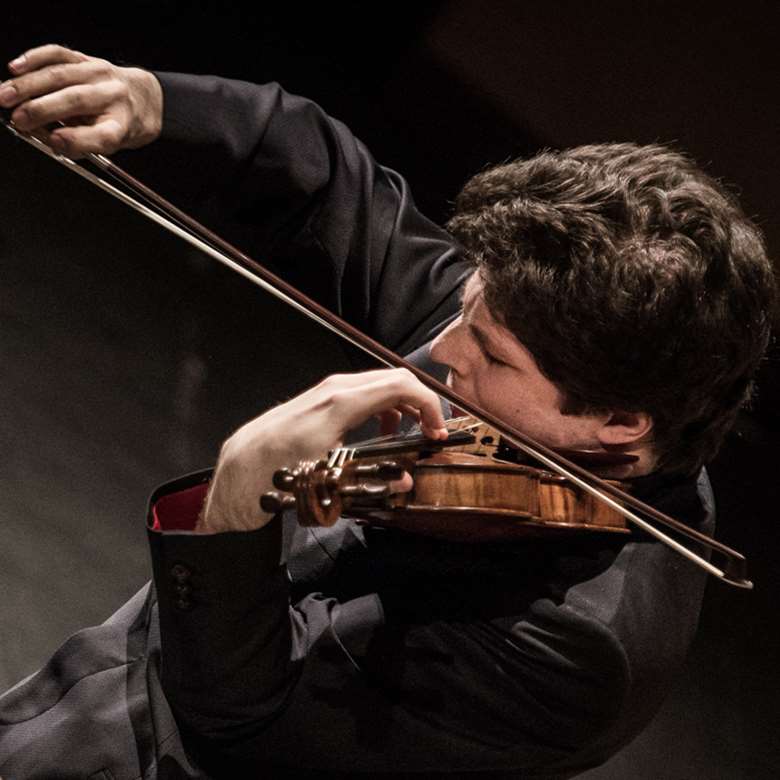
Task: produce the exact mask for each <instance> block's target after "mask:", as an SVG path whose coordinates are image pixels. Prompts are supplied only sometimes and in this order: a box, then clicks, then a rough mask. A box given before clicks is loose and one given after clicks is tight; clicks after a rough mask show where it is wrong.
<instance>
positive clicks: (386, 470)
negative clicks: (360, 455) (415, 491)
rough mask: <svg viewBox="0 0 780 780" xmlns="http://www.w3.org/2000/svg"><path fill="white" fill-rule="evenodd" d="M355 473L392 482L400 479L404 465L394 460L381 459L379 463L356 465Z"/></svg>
mask: <svg viewBox="0 0 780 780" xmlns="http://www.w3.org/2000/svg"><path fill="white" fill-rule="evenodd" d="M355 473H356V474H359V475H360V476H362V477H376V478H377V479H383V480H385V481H386V482H392V481H393V480H395V479H401V477H402V476H403V474H404V467H403V466H402V465H401V464H400V463H396V462H395V461H394V460H383V461H381V462H380V463H372V464H370V465H365V466H358V467H357V468H356V469H355Z"/></svg>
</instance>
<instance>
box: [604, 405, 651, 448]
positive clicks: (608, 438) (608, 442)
mask: <svg viewBox="0 0 780 780" xmlns="http://www.w3.org/2000/svg"><path fill="white" fill-rule="evenodd" d="M652 429H653V418H652V417H650V415H649V414H645V412H612V413H611V414H610V415H609V417H608V418H607V419H606V420H605V422H604V424H603V425H602V426H601V428H600V429H599V430H598V433H597V436H598V439H599V442H600V443H601V445H602V446H603V447H604V448H605V449H607V448H609V447H620V446H623V445H627V444H634V443H635V442H638V441H639V440H640V439H643V438H644V437H645V436H646V435H647V434H648V433H650V431H651V430H652Z"/></svg>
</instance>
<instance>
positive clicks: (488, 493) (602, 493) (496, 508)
mask: <svg viewBox="0 0 780 780" xmlns="http://www.w3.org/2000/svg"><path fill="white" fill-rule="evenodd" d="M0 123H2V124H3V125H5V127H6V128H7V129H8V130H9V131H10V132H11V133H12V134H13V135H15V136H16V137H17V138H19V139H20V140H22V141H24V142H26V143H28V144H30V145H32V146H34V147H35V148H36V149H38V151H40V152H43V153H44V154H46V155H47V156H49V157H50V158H52V159H54V160H56V161H57V162H58V163H60V164H61V165H64V166H65V167H67V168H68V169H69V170H71V171H72V172H73V173H76V174H77V175H79V176H81V177H82V178H84V179H87V180H88V181H89V182H91V183H92V184H93V185H94V186H96V187H98V188H99V189H101V190H103V191H104V192H106V193H108V194H109V195H111V196H112V197H114V198H117V199H118V200H120V201H122V202H123V203H124V204H125V205H127V206H129V207H130V208H132V209H134V210H135V211H137V212H139V213H141V214H143V215H144V216H145V217H147V218H148V219H150V220H152V221H153V222H155V223H157V224H158V225H160V226H161V227H163V228H165V229H166V230H168V231H169V232H171V233H173V234H174V235H177V236H179V237H180V238H181V239H183V240H185V241H186V242H187V243H189V244H190V245H191V246H194V247H195V248H197V249H198V250H200V251H201V252H202V253H204V254H206V255H208V256H209V257H211V258H212V259H214V260H216V261H218V262H220V263H222V264H223V265H226V266H228V267H229V268H231V269H232V270H233V271H235V272H237V273H239V274H241V275H242V276H244V277H245V278H246V279H248V280H249V281H251V282H252V283H254V284H256V285H257V286H259V287H261V288H262V289H264V290H266V291H267V292H269V293H270V294H272V295H274V296H275V297H277V298H279V299H281V300H283V301H285V302H286V303H287V304H288V305H290V306H292V307H293V308H295V309H297V310H298V311H300V312H302V313H303V314H305V315H306V316H308V317H309V318H311V319H313V320H315V321H316V322H318V323H319V324H320V325H322V326H324V327H326V328H329V329H330V330H332V331H333V332H334V333H336V334H337V335H339V336H340V337H341V338H343V339H345V340H347V341H349V342H350V343H351V344H353V345H354V346H357V347H358V348H360V349H362V350H363V351H365V352H367V353H368V354H370V355H371V356H372V357H374V358H375V359H376V360H377V361H379V362H380V363H383V364H385V365H386V366H391V367H403V368H406V369H407V370H408V371H410V372H411V373H412V374H414V375H415V376H416V377H417V378H418V379H419V380H420V382H422V384H423V385H425V386H426V387H428V388H430V389H431V390H433V391H434V392H436V393H437V394H438V395H439V396H440V397H442V398H445V399H446V400H448V401H449V402H450V403H451V404H453V405H454V406H455V407H457V408H459V409H462V410H463V411H464V412H466V413H467V414H469V415H470V416H471V417H473V418H474V419H476V420H478V421H480V422H481V424H483V425H485V426H487V428H488V429H489V432H483V434H482V436H481V438H485V437H491V436H492V437H499V438H500V439H502V440H503V441H504V442H505V443H506V444H507V445H508V446H510V447H513V448H515V449H516V450H517V451H520V452H522V453H524V454H525V455H527V456H530V457H531V458H533V459H534V460H535V461H536V462H538V463H540V464H541V467H540V468H536V469H533V468H532V469H530V470H527V467H525V466H523V467H518V464H515V465H514V466H512V464H507V463H506V462H501V458H499V457H497V455H496V454H494V455H491V456H489V457H486V456H485V454H484V453H479V452H476V451H474V450H471V451H469V450H468V449H464V450H461V451H460V452H458V451H456V450H448V451H444V449H445V448H443V447H434V446H433V444H432V443H430V442H428V443H422V444H420V443H419V442H418V444H417V446H416V448H413V449H411V450H410V451H409V450H407V451H406V453H401V455H403V457H400V456H399V457H398V458H395V459H393V460H391V461H387V464H388V465H386V464H385V460H384V459H382V458H380V459H379V461H372V460H371V459H370V458H368V459H365V458H355V457H354V454H353V455H352V456H351V457H349V458H347V457H345V455H344V453H343V452H338V451H337V453H336V454H334V453H331V455H330V456H329V457H328V458H327V459H323V461H318V462H315V463H305V464H298V465H296V466H293V467H292V468H288V469H283V470H281V471H280V472H279V473H278V474H277V478H276V480H275V487H277V489H278V490H279V491H281V492H280V493H274V494H270V495H267V496H264V497H263V499H261V500H264V501H265V504H266V506H269V507H278V508H284V507H286V506H289V505H290V504H291V502H293V503H295V504H296V505H297V506H298V510H299V516H300V515H302V516H303V522H313V523H315V524H320V525H328V524H331V523H333V522H335V518H337V517H338V515H339V513H340V512H341V511H345V512H346V511H348V512H349V513H350V514H353V515H354V516H358V517H360V516H362V517H363V518H364V519H368V520H371V521H377V522H382V523H386V524H388V525H389V524H391V523H392V524H394V525H396V526H397V527H402V526H403V527H406V528H408V529H410V530H414V531H415V532H417V533H428V534H430V535H435V536H441V537H443V538H452V537H458V538H461V539H468V538H476V537H475V536H474V537H472V536H471V535H472V534H475V535H479V537H480V538H483V539H484V538H490V537H491V536H492V537H493V538H507V536H510V537H511V536H513V535H516V536H522V535H526V536H527V535H529V534H534V533H538V532H540V530H541V529H542V528H544V530H545V532H550V533H554V534H562V533H564V532H567V533H570V532H572V530H576V531H579V530H594V529H598V530H605V529H606V530H608V531H609V532H613V533H614V532H618V533H620V532H622V533H626V532H627V527H626V524H625V521H626V520H628V521H629V522H630V523H631V524H632V525H634V526H637V527H639V528H641V529H642V530H643V531H645V532H646V533H648V534H649V535H651V536H653V537H654V538H656V539H657V540H659V541H661V542H662V543H663V544H665V545H666V546H668V547H670V548H671V549H673V550H675V551H676V552H678V553H679V554H680V555H682V556H684V557H685V558H687V559H688V560H690V561H692V562H693V563H695V564H696V565H697V566H699V567H700V568H702V569H704V570H705V571H707V572H709V573H710V574H712V575H714V576H716V577H718V578H719V579H721V580H723V581H724V582H727V583H728V584H730V585H734V586H735V587H740V588H748V589H749V588H752V587H753V584H752V583H751V582H750V580H748V579H747V576H746V565H745V564H746V561H745V558H744V556H743V555H741V554H740V553H739V552H737V551H736V550H733V549H732V548H730V547H727V546H726V545H724V544H722V543H720V542H718V541H716V540H715V539H712V538H711V537H709V536H706V535H705V534H702V533H701V532H699V531H696V530H695V529H692V528H689V527H688V526H686V525H685V524H684V523H681V522H679V521H678V520H675V519H674V518H672V517H669V516H668V515H666V514H664V513H663V512H660V511H658V510H657V509H655V508H653V507H651V506H649V505H647V504H645V503H644V502H642V501H640V500H639V499H637V498H636V497H634V496H632V495H631V494H630V493H628V492H626V491H625V490H623V489H622V487H621V486H620V485H619V484H617V483H615V482H612V481H608V480H604V479H601V478H599V477H598V476H596V475H595V474H593V473H592V472H591V471H589V470H588V469H586V468H584V467H583V466H582V465H580V464H579V463H576V462H574V461H573V460H572V459H570V458H567V457H564V455H565V454H569V455H571V454H572V453H564V454H562V453H560V452H556V451H553V450H552V449H550V448H548V447H546V446H544V445H542V444H541V443H539V442H537V441H535V440H534V439H532V438H530V437H529V436H527V435H525V434H523V433H522V432H521V431H518V430H517V429H515V428H513V427H511V426H509V425H507V424H506V423H505V422H504V421H502V420H500V419H498V418H496V417H495V416H494V415H492V414H491V413H490V412H488V411H487V410H486V409H483V408H481V407H479V406H477V405H476V404H474V403H473V402H471V401H469V400H467V399H465V398H463V397H461V396H460V395H458V394H457V393H455V392H454V391H453V390H452V389H451V388H449V387H447V386H446V385H445V384H443V383H442V382H439V381H438V380H436V379H434V378H433V377H431V376H429V375H428V374H427V373H426V372H424V371H423V370H422V369H420V368H417V367H416V366H414V365H412V364H410V363H408V362H407V361H405V360H404V359H403V358H401V357H400V356H398V355H397V354H395V353H394V352H392V350H389V349H388V348H387V347H385V346H384V345H382V344H380V343H378V342H377V341H375V340H374V339H372V338H370V337H369V336H367V335H366V334H364V333H362V332H361V331H360V330H358V329H357V328H355V327H354V326H353V325H351V324H349V323H348V322H346V321H344V320H343V319H341V318H340V317H338V316H337V315H335V314H334V313H333V312H331V311H330V310H328V309H326V308H325V307H324V306H322V305H320V304H318V303H317V302H316V301H313V300H311V299H310V298H308V297H307V296H305V295H304V294H303V293H301V292H300V291H298V290H297V289H296V288H295V287H293V286H292V285H290V284H289V283H288V282H286V281H284V280H283V279H281V278H280V277H278V276H276V275H275V274H273V273H272V272H271V271H269V270H268V269H267V268H265V267H264V266H263V265H261V264H260V263H258V262H257V261H256V260H253V259H252V258H250V257H248V256H247V255H246V254H244V253H243V252H241V251H240V250H238V249H237V248H236V247H234V246H232V245H231V244H230V243H228V242H227V241H225V240H224V239H222V238H221V237H220V236H218V235H216V234H215V233H213V232H212V231H210V230H208V229H207V228H205V227H204V226H203V225H201V224H200V223H199V222H197V221H196V220H194V219H193V218H192V217H190V216H189V215H188V214H186V213H185V212H183V211H181V210H180V209H178V208H177V207H176V206H174V205H173V204H171V203H170V202H168V201H167V200H165V199H164V198H162V197H161V196H160V195H159V194H157V193H156V192H154V191H153V190H152V189H150V188H149V187H147V186H146V185H144V184H143V183H141V182H140V181H138V180H137V179H135V178H134V177H133V176H131V175H130V174H129V173H127V172H126V171H124V170H123V169H122V168H120V167H119V166H118V165H116V164H115V163H114V162H112V161H111V160H110V159H109V158H107V157H105V156H103V155H100V154H93V153H90V154H87V155H86V156H85V159H84V164H81V163H77V162H76V161H74V160H72V159H70V158H69V157H66V156H64V155H61V154H58V153H57V152H55V151H54V150H53V149H52V148H51V147H49V146H48V145H47V144H46V143H45V142H44V141H42V140H40V139H39V138H37V137H36V136H35V135H32V134H30V133H26V132H23V131H20V130H19V129H17V128H16V127H14V124H13V122H12V121H11V120H10V113H9V112H8V111H7V110H2V111H0ZM475 440H476V439H475ZM461 444H463V446H464V447H466V448H468V447H470V446H473V444H474V442H470V443H464V442H461ZM385 454H386V453H385ZM575 454H576V453H575ZM334 457H335V460H333V458H334ZM475 458H476V460H474V459H475ZM341 459H343V462H340V460H341ZM477 463H479V466H477V465H476V464H477ZM320 464H324V465H320ZM409 468H411V469H412V471H411V474H412V476H413V479H414V490H413V491H412V492H411V493H409V494H406V496H405V497H404V494H399V497H395V496H393V497H391V495H390V491H389V486H388V484H387V483H388V482H389V481H392V479H393V478H394V477H393V475H400V474H403V472H404V471H407V470H409ZM334 469H335V470H334ZM367 469H368V471H367ZM545 470H546V471H545ZM396 478H397V477H396ZM285 492H287V493H289V495H283V493H285ZM586 495H587V496H588V498H585V496H586ZM380 499H381V500H380ZM596 502H598V504H597V503H596ZM613 513H616V514H617V515H619V516H620V517H621V520H619V521H618V520H617V518H616V517H614V516H613ZM638 513H641V514H642V515H644V517H642V516H640V514H638ZM646 518H647V519H646ZM649 519H652V520H654V521H656V522H658V523H660V524H662V525H664V526H666V527H668V528H670V529H672V530H673V531H674V532H676V533H677V534H678V535H681V536H685V537H687V538H688V539H691V540H693V541H694V542H695V543H696V544H698V545H700V546H701V547H703V548H705V549H708V550H711V551H712V552H713V553H716V554H718V555H720V556H721V557H722V558H723V559H724V563H723V564H722V567H719V566H717V565H715V564H713V563H711V562H710V561H709V560H707V558H705V557H704V556H702V555H701V554H699V553H698V552H694V550H692V549H690V548H689V547H686V546H685V545H683V544H682V543H680V542H679V541H677V539H675V538H672V537H671V536H670V535H669V534H667V533H665V532H664V531H662V530H660V529H659V528H657V527H656V525H654V524H653V523H652V522H650V521H649ZM621 526H622V527H621ZM475 529H476V530H475ZM477 532H478V533H477Z"/></svg>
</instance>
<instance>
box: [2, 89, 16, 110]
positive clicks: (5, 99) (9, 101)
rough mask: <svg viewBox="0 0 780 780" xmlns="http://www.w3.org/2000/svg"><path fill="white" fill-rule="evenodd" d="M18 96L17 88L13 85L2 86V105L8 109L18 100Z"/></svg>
mask: <svg viewBox="0 0 780 780" xmlns="http://www.w3.org/2000/svg"><path fill="white" fill-rule="evenodd" d="M17 94H18V93H17V91H16V87H15V86H14V85H13V84H8V83H6V84H2V85H0V105H2V106H5V107H6V108H8V107H9V106H12V105H13V104H14V102H15V100H16V96H17Z"/></svg>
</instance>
